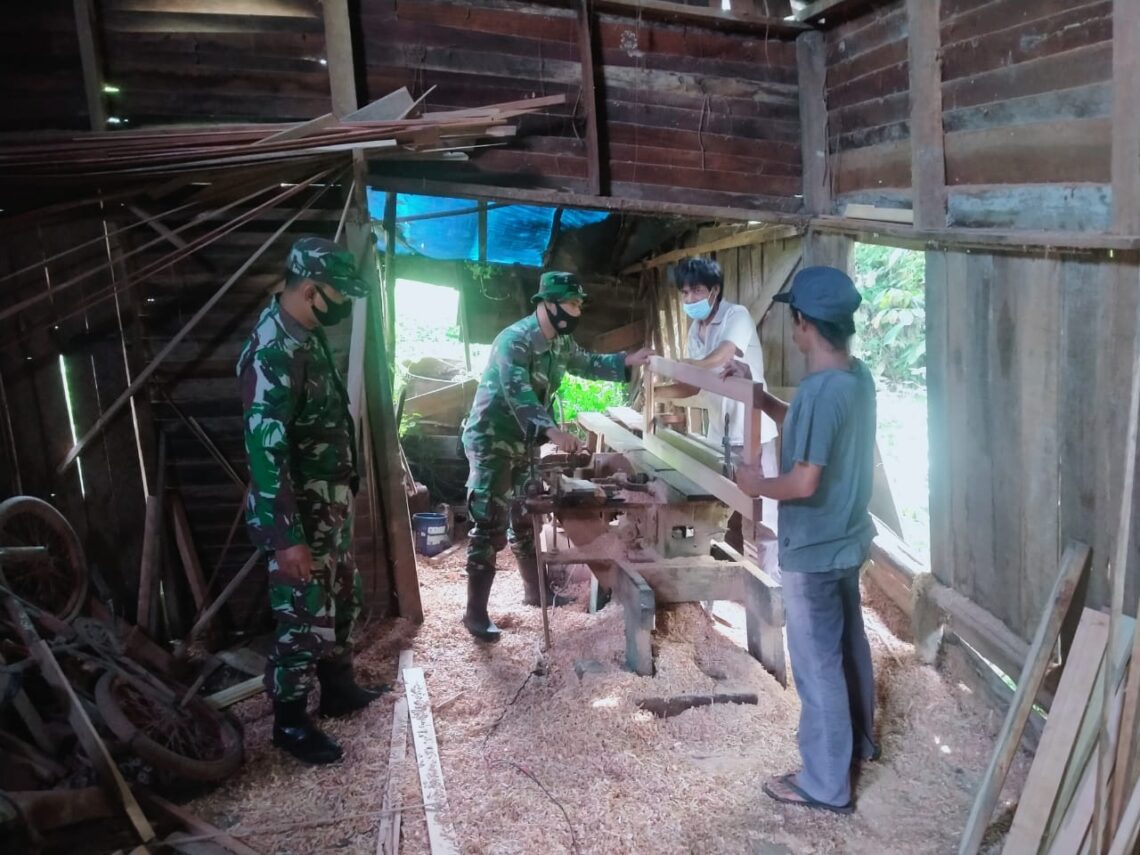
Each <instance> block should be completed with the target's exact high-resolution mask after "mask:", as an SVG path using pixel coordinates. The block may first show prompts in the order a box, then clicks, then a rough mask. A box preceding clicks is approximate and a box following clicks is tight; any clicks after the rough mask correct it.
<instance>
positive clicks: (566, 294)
mask: <svg viewBox="0 0 1140 855" xmlns="http://www.w3.org/2000/svg"><path fill="white" fill-rule="evenodd" d="M585 299H586V292H585V291H583V290H582V283H581V282H579V281H578V277H577V276H576V275H575V274H573V273H564V272H562V271H559V270H549V271H547V272H546V273H543V274H542V276H541V278H539V280H538V293H537V294H535V295H534V296H533V297H531V302H534V303H538V302H539V301H541V300H548V301H549V302H551V303H561V302H563V301H565V300H585Z"/></svg>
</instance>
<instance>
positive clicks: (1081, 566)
mask: <svg viewBox="0 0 1140 855" xmlns="http://www.w3.org/2000/svg"><path fill="white" fill-rule="evenodd" d="M1089 556H1090V550H1089V548H1088V546H1086V545H1085V544H1083V543H1078V542H1076V541H1071V542H1070V543H1069V545H1068V546H1067V547H1066V548H1065V553H1064V555H1062V556H1061V570H1060V573H1059V574H1058V575H1057V581H1056V583H1055V584H1054V585H1053V590H1052V592H1051V593H1050V595H1049V599H1048V600H1047V601H1046V605H1045V610H1044V612H1043V613H1042V615H1041V620H1040V622H1039V623H1038V625H1037V631H1036V633H1034V636H1033V643H1032V645H1031V646H1030V648H1029V658H1028V659H1026V661H1025V667H1024V668H1022V671H1021V676H1020V678H1019V679H1018V681H1017V692H1016V693H1015V694H1014V696H1013V702H1012V703H1011V704H1010V707H1009V712H1008V714H1007V715H1006V717H1005V721H1004V723H1003V724H1002V729H1001V732H1000V733H999V734H998V739H997V743H996V744H995V746H994V753H993V756H992V757H991V758H990V762H989V765H988V766H987V767H986V771H985V774H984V775H983V776H982V780H981V784H980V785H979V787H978V792H977V796H976V797H975V798H974V804H973V807H972V808H971V809H970V816H969V819H968V820H967V821H966V829H965V831H964V832H963V833H962V839H961V842H960V843H959V846H958V853H959V855H976V853H977V852H978V851H979V849H980V848H981V844H982V837H983V836H984V835H985V833H986V828H987V827H988V826H989V822H990V817H991V816H992V815H993V810H994V805H995V804H997V799H998V795H999V793H1000V792H1001V788H1002V784H1004V783H1005V777H1006V775H1007V774H1008V772H1009V767H1010V765H1011V764H1012V763H1013V757H1014V754H1015V753H1016V752H1017V747H1018V745H1019V744H1020V742H1021V734H1022V732H1023V731H1024V730H1025V724H1026V722H1027V721H1028V720H1029V714H1030V713H1031V712H1032V711H1033V699H1034V696H1036V694H1037V690H1038V688H1040V686H1041V681H1042V680H1043V679H1044V677H1045V670H1046V669H1047V668H1048V667H1049V662H1050V660H1051V658H1052V655H1053V646H1054V645H1055V644H1056V643H1057V637H1058V636H1059V635H1060V633H1061V623H1062V622H1063V621H1064V619H1065V615H1066V614H1068V611H1069V606H1070V605H1072V601H1073V594H1074V593H1076V589H1077V584H1078V583H1079V582H1080V579H1081V577H1082V576H1083V575H1084V573H1085V570H1086V569H1087V568H1088V563H1089Z"/></svg>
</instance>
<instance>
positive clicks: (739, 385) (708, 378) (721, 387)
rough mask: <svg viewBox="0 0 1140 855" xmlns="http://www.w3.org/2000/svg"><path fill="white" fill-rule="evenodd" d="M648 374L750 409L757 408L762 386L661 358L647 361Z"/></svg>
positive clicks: (761, 384)
mask: <svg viewBox="0 0 1140 855" xmlns="http://www.w3.org/2000/svg"><path fill="white" fill-rule="evenodd" d="M649 372H650V373H652V374H655V375H659V376H661V377H668V378H670V379H672V380H676V381H677V382H678V383H685V384H687V385H689V386H696V387H697V388H698V389H704V390H705V391H707V392H712V393H713V394H715V395H721V396H723V397H725V398H730V399H731V400H733V401H740V402H742V403H744V404H746V405H748V406H750V407H758V406H759V402H760V398H761V393H762V392H763V390H764V384H763V383H761V382H759V381H753V380H745V379H743V378H742V377H728V378H722V377H721V376H720V375H719V374H718V373H717V372H715V371H711V370H709V369H705V368H697V367H696V366H694V365H690V364H689V363H687V362H679V361H677V360H674V359H666V358H665V357H663V356H653V357H650V359H649Z"/></svg>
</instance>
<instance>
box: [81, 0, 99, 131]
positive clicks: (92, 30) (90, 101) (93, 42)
mask: <svg viewBox="0 0 1140 855" xmlns="http://www.w3.org/2000/svg"><path fill="white" fill-rule="evenodd" d="M74 5H75V33H76V35H77V36H78V38H79V61H80V63H81V65H82V67H83V91H84V94H85V95H86V97H87V115H88V117H90V120H91V130H93V131H96V132H98V133H103V132H105V131H106V130H107V107H106V104H105V103H104V101H103V57H102V52H101V51H100V49H99V41H98V36H97V33H98V32H99V24H98V23H97V22H96V20H95V0H75V4H74Z"/></svg>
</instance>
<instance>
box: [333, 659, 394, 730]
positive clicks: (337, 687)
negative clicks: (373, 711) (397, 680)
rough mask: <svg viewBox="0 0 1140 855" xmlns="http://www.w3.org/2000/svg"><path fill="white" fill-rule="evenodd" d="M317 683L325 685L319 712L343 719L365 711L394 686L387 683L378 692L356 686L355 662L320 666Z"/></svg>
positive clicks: (340, 661)
mask: <svg viewBox="0 0 1140 855" xmlns="http://www.w3.org/2000/svg"><path fill="white" fill-rule="evenodd" d="M317 679H318V680H320V683H321V705H320V707H319V708H318V710H317V712H318V713H319V714H320V715H322V716H328V717H330V718H339V717H340V716H344V715H349V714H350V713H354V712H356V711H357V710H362V709H364V708H365V707H366V706H368V705H369V704H370V703H372V702H373V701H374V700H376V699H377V698H378V697H380V696H381V695H382V694H384V693H385V692H388V691H391V686H389V685H388V684H387V683H384V684H382V685H380V686H378V687H376V688H375V689H365V688H364V687H363V686H358V685H356V678H355V677H354V676H353V674H352V660H351V659H347V658H346V659H343V660H337V659H322V660H321V661H320V662H318V663H317Z"/></svg>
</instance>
